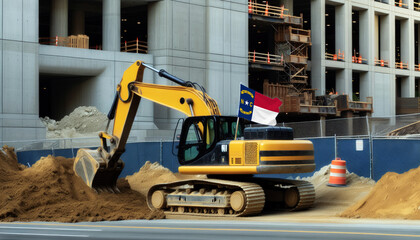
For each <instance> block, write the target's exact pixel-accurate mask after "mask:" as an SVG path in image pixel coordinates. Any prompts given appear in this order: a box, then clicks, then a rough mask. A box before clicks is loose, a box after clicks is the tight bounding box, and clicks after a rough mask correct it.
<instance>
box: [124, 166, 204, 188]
mask: <svg viewBox="0 0 420 240" xmlns="http://www.w3.org/2000/svg"><path fill="white" fill-rule="evenodd" d="M203 178H206V175H183V174H179V173H173V172H171V170H169V169H167V168H165V167H163V166H162V165H160V164H159V163H157V162H155V163H153V164H152V163H150V162H149V161H147V162H146V163H145V164H144V165H143V167H141V168H140V170H139V171H138V172H136V173H134V174H133V175H130V176H127V177H126V179H127V181H128V183H129V184H130V187H131V189H133V190H135V191H137V192H140V193H141V194H142V195H143V196H146V195H147V192H148V191H149V189H150V187H152V186H153V185H155V184H159V183H169V182H173V181H178V180H184V179H203Z"/></svg>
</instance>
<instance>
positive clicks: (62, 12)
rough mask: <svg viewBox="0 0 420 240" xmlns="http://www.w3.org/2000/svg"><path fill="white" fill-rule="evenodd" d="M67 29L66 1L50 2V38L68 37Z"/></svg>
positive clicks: (67, 12) (67, 11) (67, 8)
mask: <svg viewBox="0 0 420 240" xmlns="http://www.w3.org/2000/svg"><path fill="white" fill-rule="evenodd" d="M68 27H69V2H68V0H52V1H51V28H50V34H51V36H52V37H55V36H60V37H66V36H68Z"/></svg>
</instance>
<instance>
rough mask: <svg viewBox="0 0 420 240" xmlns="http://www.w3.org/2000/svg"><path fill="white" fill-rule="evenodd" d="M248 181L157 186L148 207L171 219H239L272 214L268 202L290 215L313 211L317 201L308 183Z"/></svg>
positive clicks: (151, 192)
mask: <svg viewBox="0 0 420 240" xmlns="http://www.w3.org/2000/svg"><path fill="white" fill-rule="evenodd" d="M246 180H247V181H241V182H239V181H230V180H221V179H202V180H183V181H177V182H172V183H167V184H158V185H155V186H153V187H152V188H151V189H150V190H149V192H148V196H147V204H148V206H149V208H150V209H160V210H163V211H164V212H165V214H171V215H173V214H175V215H195V216H232V217H239V216H249V215H256V214H259V213H260V212H261V211H262V210H263V209H265V210H269V211H270V210H271V206H266V200H267V202H271V203H274V205H276V206H278V205H281V206H283V207H282V208H286V209H288V210H290V211H299V210H304V209H307V208H310V207H312V205H313V203H314V201H315V189H314V186H313V185H312V184H311V183H309V182H306V181H300V180H287V179H271V178H247V179H246ZM266 196H267V199H266ZM277 196H280V197H277ZM272 205H273V204H272ZM264 207H265V208H264Z"/></svg>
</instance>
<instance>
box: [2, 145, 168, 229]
mask: <svg viewBox="0 0 420 240" xmlns="http://www.w3.org/2000/svg"><path fill="white" fill-rule="evenodd" d="M3 152H8V153H9V155H7V154H0V167H1V169H2V170H1V171H2V173H6V174H5V175H3V174H2V175H1V176H2V178H1V179H0V221H60V222H79V221H105V220H122V219H154V218H163V217H164V215H163V213H162V212H159V211H153V212H152V211H150V210H149V208H148V207H147V204H146V201H145V197H144V196H143V195H141V194H140V193H137V192H135V191H133V190H131V189H130V187H129V185H128V183H127V181H125V180H123V179H122V180H120V181H119V182H118V184H117V185H118V187H119V189H120V190H121V193H120V194H112V193H101V194H96V193H95V192H93V191H92V189H90V188H89V187H88V186H87V185H85V183H84V182H83V181H82V180H81V179H80V178H79V177H77V176H76V175H74V172H73V169H72V167H73V159H66V158H63V157H52V156H48V157H45V158H41V159H40V160H39V161H38V162H37V163H36V164H34V165H33V166H32V167H31V168H26V169H23V170H21V169H22V168H21V167H20V166H19V164H18V163H17V161H16V155H14V154H12V153H13V152H12V151H11V150H10V149H7V148H6V147H5V148H3ZM3 152H2V153H3ZM5 156H6V157H5ZM3 166H6V167H5V168H3ZM7 166H9V167H7Z"/></svg>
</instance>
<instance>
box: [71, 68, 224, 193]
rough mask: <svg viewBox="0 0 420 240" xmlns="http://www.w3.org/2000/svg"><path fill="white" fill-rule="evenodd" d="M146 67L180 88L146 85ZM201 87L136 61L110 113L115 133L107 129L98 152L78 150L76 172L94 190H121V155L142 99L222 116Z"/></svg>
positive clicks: (196, 113) (197, 113)
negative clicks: (118, 182)
mask: <svg viewBox="0 0 420 240" xmlns="http://www.w3.org/2000/svg"><path fill="white" fill-rule="evenodd" d="M145 68H149V69H151V70H152V71H155V72H157V73H158V74H159V76H161V77H164V78H167V79H169V80H171V81H172V82H175V83H177V84H179V85H180V86H166V85H158V84H150V83H143V73H144V70H145ZM197 86H198V85H197V84H195V83H192V82H186V81H184V80H181V79H179V78H177V77H175V76H172V75H171V74H169V73H167V72H166V71H165V70H157V69H154V68H153V67H150V66H148V65H147V64H145V63H143V62H141V61H136V62H135V63H134V64H132V65H131V66H130V67H129V68H128V69H127V70H126V71H125V72H124V75H123V77H122V79H121V82H120V83H119V84H118V86H117V92H116V95H115V98H114V102H113V104H112V107H111V110H110V112H109V113H108V119H109V121H111V120H112V119H113V118H114V117H115V119H114V125H113V129H112V133H111V134H109V133H108V132H107V130H106V131H105V132H101V133H100V134H99V137H100V139H101V147H99V148H98V149H96V150H90V149H80V150H79V151H78V153H77V156H76V159H75V163H74V171H75V173H76V174H77V175H78V176H80V177H81V178H82V179H83V180H84V181H85V183H86V184H87V185H88V186H90V187H92V188H94V189H97V190H99V191H101V190H108V191H118V189H117V188H116V181H117V178H118V176H119V174H120V173H121V171H122V169H123V167H124V163H123V162H122V160H121V159H120V156H121V155H122V154H123V153H124V151H125V145H126V143H127V139H128V136H129V134H130V131H131V127H132V125H133V122H134V118H135V116H136V113H137V109H138V106H139V104H140V100H141V98H146V99H148V100H150V101H152V102H155V103H159V104H161V105H163V106H167V107H169V108H172V109H175V110H178V111H180V112H182V113H184V114H185V115H187V116H208V115H220V112H219V108H218V106H217V103H216V101H215V100H213V99H212V98H211V97H210V96H208V95H207V94H206V93H205V91H204V89H203V88H201V89H200V90H197V89H196V88H195V87H197ZM198 88H200V87H199V86H198ZM108 125H109V122H108ZM107 128H108V127H107ZM108 142H109V143H110V146H109V147H108Z"/></svg>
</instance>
